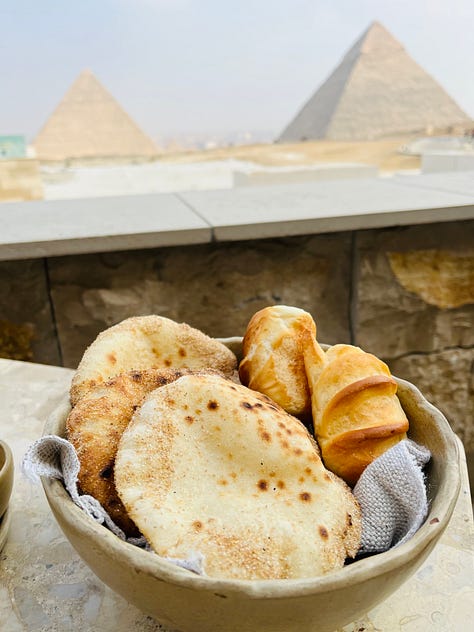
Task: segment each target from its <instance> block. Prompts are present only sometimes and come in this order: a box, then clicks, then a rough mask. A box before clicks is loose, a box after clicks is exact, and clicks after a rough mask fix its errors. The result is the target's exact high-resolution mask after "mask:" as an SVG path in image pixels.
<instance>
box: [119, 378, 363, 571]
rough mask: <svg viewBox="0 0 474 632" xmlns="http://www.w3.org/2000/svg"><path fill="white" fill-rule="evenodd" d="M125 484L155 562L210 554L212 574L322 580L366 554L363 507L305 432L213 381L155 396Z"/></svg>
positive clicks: (125, 468)
mask: <svg viewBox="0 0 474 632" xmlns="http://www.w3.org/2000/svg"><path fill="white" fill-rule="evenodd" d="M115 483H116V486H117V490H118V493H119V495H120V497H121V499H122V501H123V503H124V505H125V507H126V508H127V511H128V513H129V515H130V516H131V517H132V519H133V520H134V521H135V523H136V524H137V526H138V527H139V528H140V531H141V532H142V533H143V534H144V535H145V537H146V538H147V540H148V542H149V543H150V545H151V546H152V547H153V549H154V550H155V551H156V553H158V554H159V555H162V556H165V557H171V558H184V559H186V558H189V557H190V556H191V555H193V554H195V553H200V554H202V555H203V556H204V571H205V573H206V574H207V575H208V576H211V577H215V578H235V579H271V578H275V579H276V578H278V579H284V578H297V577H314V576H317V575H321V574H324V573H327V572H329V571H331V570H334V569H337V568H340V567H342V566H343V564H344V561H345V559H346V556H350V557H353V556H354V555H355V554H356V552H357V550H358V548H359V542H360V532H361V517H360V510H359V507H358V504H357V501H356V500H355V498H354V496H353V495H352V493H351V491H350V489H349V487H348V486H347V485H346V484H345V483H344V482H343V481H342V480H341V479H339V478H337V477H336V476H335V475H334V474H332V473H331V472H328V471H327V470H326V469H325V468H324V466H323V464H322V461H321V458H320V456H319V450H318V447H317V444H316V443H315V441H314V439H313V438H312V437H311V436H310V434H309V432H308V431H307V430H306V428H305V427H304V426H303V424H302V423H301V422H300V421H298V420H297V419H296V418H295V417H292V416H290V415H288V414H287V413H286V412H285V411H284V410H283V409H282V408H280V407H279V406H278V405H276V404H275V403H274V402H273V401H272V400H270V399H269V398H268V397H266V396H264V395H262V394H260V393H256V392H254V391H251V390H250V389H248V388H246V387H244V386H241V385H237V384H234V383H233V382H231V381H230V380H226V379H223V378H221V377H218V376H215V375H187V376H183V377H181V378H179V379H178V380H176V381H175V382H173V383H171V384H167V385H165V386H163V387H161V388H160V389H158V390H156V391H154V392H153V393H151V394H149V395H148V396H147V397H146V398H145V400H144V401H143V404H142V406H141V407H140V409H138V410H137V411H136V413H135V414H134V416H133V418H132V421H131V422H130V424H129V426H128V427H127V429H126V430H125V432H124V434H123V435H122V438H121V440H120V443H119V449H118V451H117V456H116V461H115Z"/></svg>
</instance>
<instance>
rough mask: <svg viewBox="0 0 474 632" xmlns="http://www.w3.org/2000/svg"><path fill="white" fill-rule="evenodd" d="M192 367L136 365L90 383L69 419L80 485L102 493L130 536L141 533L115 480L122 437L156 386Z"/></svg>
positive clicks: (104, 502) (114, 517) (88, 491)
mask: <svg viewBox="0 0 474 632" xmlns="http://www.w3.org/2000/svg"><path fill="white" fill-rule="evenodd" d="M185 373H189V369H171V370H168V371H163V370H161V369H148V370H146V371H130V372H128V373H122V374H121V375H118V376H116V377H114V378H111V379H110V380H108V381H107V382H105V383H104V384H102V385H100V386H96V387H95V388H91V389H89V390H88V391H87V392H86V393H85V394H84V396H83V397H81V399H80V400H79V402H78V403H77V404H76V406H74V408H73V409H72V410H71V412H70V414H69V416H68V418H67V420H66V432H67V438H68V440H69V441H70V443H72V445H73V446H74V448H75V450H76V454H77V456H78V458H79V462H80V465H81V467H80V471H79V476H78V483H79V487H80V489H81V491H82V493H84V494H90V495H91V496H93V497H94V498H96V499H97V500H98V501H99V502H100V504H101V505H102V507H103V508H104V509H105V510H106V511H107V513H108V514H109V516H110V517H111V518H112V520H113V521H114V522H115V524H116V525H117V526H119V527H120V528H121V529H122V530H123V531H124V532H125V534H126V535H127V536H138V535H139V531H138V529H137V527H136V525H135V524H134V523H133V521H132V520H131V519H130V517H129V516H128V514H127V512H126V510H125V507H124V506H123V504H122V502H121V500H120V498H119V497H118V494H117V492H116V490H115V484H114V464H115V454H116V452H117V447H118V443H119V440H120V437H121V436H122V433H123V431H124V430H125V428H126V427H127V426H128V424H129V422H130V419H131V418H132V415H133V413H134V412H135V410H136V409H137V408H138V407H139V406H140V404H141V403H142V401H143V398H144V397H145V395H146V394H147V393H149V392H150V391H153V390H155V389H156V388H159V387H160V386H163V385H164V384H168V383H170V382H172V381H174V380H176V379H178V378H179V377H181V376H182V375H184V374H185Z"/></svg>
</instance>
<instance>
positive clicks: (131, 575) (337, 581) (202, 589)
mask: <svg viewBox="0 0 474 632" xmlns="http://www.w3.org/2000/svg"><path fill="white" fill-rule="evenodd" d="M226 343H227V344H228V346H229V347H231V348H233V349H235V350H236V351H237V352H238V350H239V345H240V340H238V339H232V340H226ZM397 381H398V384H399V391H398V394H399V397H400V400H401V403H402V406H403V408H404V409H405V412H406V414H407V416H408V418H409V420H410V432H409V435H410V437H411V438H412V439H413V440H414V441H416V442H418V443H420V444H422V445H425V446H426V447H428V448H429V450H430V451H431V453H432V459H431V461H430V463H429V465H428V467H427V484H428V496H429V501H430V508H429V514H428V516H427V518H426V521H425V522H424V524H423V525H422V526H421V528H420V529H419V530H418V532H417V533H416V534H415V535H414V536H413V538H411V539H410V540H409V541H408V542H406V543H405V544H403V545H401V546H399V547H396V548H394V549H392V550H390V551H387V552H385V553H381V554H378V555H373V556H371V557H366V558H364V559H361V560H359V561H357V562H354V563H352V564H350V565H348V566H346V567H344V568H342V569H341V570H338V571H334V572H332V573H329V574H327V575H325V576H323V577H315V578H311V579H291V580H286V579H285V580H258V581H248V580H240V581H238V580H221V579H219V580H217V579H211V578H207V577H202V576H198V575H195V574H193V573H192V572H190V571H187V570H185V569H182V568H179V567H177V566H175V565H173V564H172V563H169V562H167V561H165V560H163V559H161V558H160V557H158V556H157V555H154V554H153V553H148V552H146V551H143V550H141V549H138V548H136V547H134V546H132V545H131V544H127V543H125V542H122V541H121V540H119V539H118V538H117V537H115V536H114V535H113V534H112V533H111V532H110V531H108V530H107V529H106V528H104V527H103V526H100V525H99V524H97V523H95V522H94V521H93V520H92V519H90V518H88V517H87V516H86V515H85V514H84V513H83V512H82V511H81V510H80V509H79V508H78V507H76V505H74V503H73V502H72V501H71V499H70V497H69V496H68V494H67V492H66V491H65V489H64V487H63V485H62V483H61V482H59V481H58V480H47V479H44V480H43V486H44V489H45V492H46V496H47V498H48V501H49V504H50V506H51V509H52V511H53V513H54V515H55V517H56V519H57V521H58V523H59V525H60V526H61V528H62V530H63V531H64V533H65V535H66V537H67V538H68V540H69V541H70V542H71V544H72V545H73V547H74V548H75V549H76V550H77V552H78V553H79V555H80V556H81V557H82V558H83V560H84V561H85V562H86V564H88V565H89V567H90V568H91V569H92V570H93V571H94V573H95V574H96V575H97V576H98V577H99V578H100V579H101V580H102V581H103V582H105V583H106V584H107V585H108V586H110V587H111V588H112V589H113V590H114V591H116V592H117V593H119V594H120V595H122V596H123V597H124V598H125V599H126V600H127V601H128V602H130V603H132V604H134V605H135V606H137V607H138V608H139V609H140V610H142V611H143V612H145V613H147V614H149V615H151V616H152V617H154V618H156V619H157V620H158V621H160V622H161V623H163V624H164V625H165V626H169V627H170V628H171V629H177V630H181V631H183V632H210V631H211V630H212V632H243V631H252V632H310V631H312V632H316V631H317V632H333V631H334V630H335V629H338V628H340V627H342V626H343V625H345V624H347V623H350V622H351V621H354V620H355V619H356V618H358V617H359V616H362V615H364V614H365V613H366V612H368V611H369V610H371V609H372V608H373V607H374V606H375V605H377V604H378V603H380V602H381V601H383V600H384V599H385V598H386V597H388V596H389V595H390V594H391V593H392V592H394V591H395V590H396V589H397V588H399V587H400V586H401V584H403V582H405V581H406V580H407V579H408V578H409V577H410V576H411V575H412V574H413V573H414V572H415V571H416V570H417V568H418V567H419V566H420V565H421V564H422V562H423V561H424V560H425V559H426V557H427V556H428V554H429V553H430V552H431V550H432V549H433V547H434V546H435V545H436V543H437V541H438V540H439V538H440V536H441V535H442V533H443V531H444V530H445V528H446V526H447V524H448V521H449V519H450V517H451V514H452V512H453V510H454V506H455V504H456V500H457V498H458V494H459V487H460V476H459V453H458V443H457V439H456V436H455V435H454V433H453V431H452V430H451V428H450V426H449V424H448V422H447V421H446V419H445V417H444V416H443V415H442V414H441V412H440V411H439V410H437V409H436V408H435V407H434V406H432V405H431V404H429V403H428V402H427V400H426V399H425V398H424V397H423V395H422V394H421V393H420V391H419V390H418V389H417V388H416V387H415V386H413V385H412V384H410V383H408V382H406V381H404V380H397ZM68 410H69V407H68V403H67V398H66V399H65V401H64V403H63V405H62V406H61V407H59V408H58V410H57V411H56V412H55V414H54V415H52V416H51V417H50V419H49V420H48V422H47V424H46V427H45V434H56V435H60V436H64V433H65V420H66V416H67V414H68Z"/></svg>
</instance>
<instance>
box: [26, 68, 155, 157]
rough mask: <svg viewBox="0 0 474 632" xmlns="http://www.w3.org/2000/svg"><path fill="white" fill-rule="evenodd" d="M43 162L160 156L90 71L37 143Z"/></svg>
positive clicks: (52, 115) (35, 142) (80, 76)
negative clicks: (70, 159) (68, 159)
mask: <svg viewBox="0 0 474 632" xmlns="http://www.w3.org/2000/svg"><path fill="white" fill-rule="evenodd" d="M34 147H35V150H36V155H37V157H38V158H39V159H40V160H41V159H43V160H64V159H67V158H111V157H121V158H124V157H150V156H154V155H156V154H157V153H158V150H157V148H156V146H155V144H154V143H153V141H152V140H151V139H150V138H148V136H147V135H146V134H145V133H144V132H142V130H141V129H140V128H139V127H138V126H137V125H136V124H135V122H134V121H133V120H132V119H131V118H130V116H129V115H128V114H127V113H126V112H125V111H124V110H123V109H122V107H121V106H120V104H119V103H117V101H116V100H115V99H114V97H113V96H112V95H111V94H110V93H109V92H108V91H107V90H106V89H105V88H104V87H103V86H102V84H101V83H100V82H99V81H98V80H97V79H96V77H95V76H94V75H93V74H92V72H90V71H89V70H84V71H83V72H81V74H80V75H79V76H78V78H77V79H76V81H75V82H74V83H73V85H72V86H71V87H70V88H69V90H68V92H67V93H66V94H65V96H64V98H63V99H62V101H61V102H60V103H59V105H58V106H57V108H56V109H55V110H54V112H53V113H52V114H51V116H50V117H49V119H48V120H47V121H46V124H45V125H44V127H43V128H42V130H41V131H40V132H39V134H38V136H37V137H36V139H35V141H34Z"/></svg>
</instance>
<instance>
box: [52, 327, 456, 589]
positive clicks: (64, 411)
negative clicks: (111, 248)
mask: <svg viewBox="0 0 474 632" xmlns="http://www.w3.org/2000/svg"><path fill="white" fill-rule="evenodd" d="M220 340H225V342H226V343H227V342H228V341H229V342H231V344H232V343H233V344H235V345H238V344H239V341H241V338H238V337H233V338H227V339H220ZM322 346H324V347H325V348H327V347H328V346H329V345H322ZM394 377H395V376H394ZM395 379H396V381H397V383H398V384H399V386H401V387H402V389H406V390H408V391H410V392H411V394H412V395H413V396H414V398H415V401H416V403H417V405H418V406H420V407H422V408H424V409H426V410H428V411H429V412H430V413H431V415H432V416H433V417H434V418H435V419H436V424H437V426H438V428H439V430H440V436H441V437H442V442H443V443H444V446H445V448H446V451H447V454H448V458H447V459H446V463H445V464H444V465H445V467H444V469H443V476H442V477H441V479H440V484H439V489H438V491H437V494H436V497H435V498H434V500H433V502H432V503H431V505H430V507H429V509H428V514H427V517H426V519H425V521H424V523H423V524H422V525H421V527H420V528H419V529H418V531H417V532H416V533H415V534H414V535H413V537H411V538H410V539H409V540H408V541H407V542H405V543H404V544H401V545H399V546H396V547H394V548H392V549H389V550H388V551H385V552H383V553H377V554H374V555H370V556H368V557H365V558H363V559H360V560H356V561H354V562H352V563H350V564H349V565H347V566H344V567H342V568H341V569H338V570H336V571H332V572H330V573H328V574H327V575H322V576H318V577H310V578H300V579H259V580H244V579H216V578H212V577H206V576H202V575H197V574H195V573H193V572H191V571H188V570H186V569H183V568H181V567H179V566H177V565H175V564H173V563H172V562H168V561H166V560H165V559H164V558H161V557H159V556H158V555H155V554H153V553H150V552H147V551H144V550H143V549H140V548H139V547H136V546H134V545H132V544H129V543H127V542H124V541H123V540H120V538H118V537H117V536H115V535H114V534H113V533H112V532H111V531H109V530H108V529H107V528H106V527H104V526H102V525H100V524H99V523H97V522H95V521H94V520H93V519H92V518H90V517H88V516H87V515H86V514H85V513H84V512H83V511H82V510H81V509H80V508H79V507H78V506H77V505H75V504H74V502H73V501H72V499H71V497H70V496H69V494H68V493H67V491H66V489H65V488H64V485H63V483H62V482H61V481H59V480H57V479H47V478H44V477H41V481H42V484H43V488H44V490H45V493H46V496H47V499H48V502H49V504H50V505H51V508H52V509H53V511H55V512H57V513H59V514H61V516H62V517H63V518H64V519H65V520H66V521H67V522H68V523H69V524H72V525H74V529H75V530H76V531H77V532H79V533H80V534H81V535H83V536H85V537H87V538H91V537H94V536H96V542H95V546H99V547H100V548H101V549H103V550H105V549H107V550H108V551H110V553H114V554H115V555H117V556H118V557H119V558H121V559H122V560H123V561H124V562H126V563H128V564H130V565H131V566H135V567H136V568H139V570H140V571H141V572H144V573H147V574H151V575H153V576H155V577H156V578H158V579H160V580H162V581H166V582H168V583H170V584H176V585H179V586H182V587H186V588H191V589H195V590H200V591H209V592H211V591H212V592H223V591H224V592H226V593H228V594H230V593H239V594H241V595H245V596H246V597H248V598H253V599H259V598H272V599H281V598H285V597H296V596H303V595H307V594H316V593H321V592H326V591H330V590H335V589H338V588H342V587H344V586H345V585H347V584H348V583H351V584H355V583H362V582H363V581H365V580H367V579H369V578H371V579H373V578H374V577H377V576H380V575H383V574H385V573H387V572H390V571H392V570H394V569H396V568H398V567H401V566H403V564H404V562H406V561H407V560H410V559H413V558H415V557H417V556H418V555H420V554H421V553H422V552H423V551H424V550H425V549H426V548H427V547H428V546H429V545H430V544H431V542H432V541H433V540H434V539H435V538H437V537H439V536H440V535H441V534H442V532H443V531H444V529H445V528H446V526H447V524H448V522H449V520H450V518H451V515H452V513H453V511H454V507H455V505H456V502H457V499H458V496H459V490H460V485H461V481H460V474H459V458H460V454H459V447H458V443H457V439H456V435H455V434H454V432H453V430H452V429H451V427H450V425H449V423H448V421H447V419H446V418H445V416H444V415H443V414H442V413H441V411H440V410H439V409H437V408H436V407H435V406H433V405H432V404H431V403H430V402H428V400H427V399H426V398H425V397H424V396H423V394H422V393H421V392H420V390H419V389H418V388H417V387H416V386H414V385H413V384H412V383H411V382H408V381H407V380H403V379H401V378H397V377H395ZM69 410H70V404H69V396H68V395H67V396H66V397H65V398H64V400H63V401H62V402H61V404H60V405H59V406H58V408H57V409H56V410H55V411H54V412H53V413H52V415H51V416H50V417H49V419H48V420H47V422H46V424H45V427H44V431H43V435H51V434H59V435H61V434H63V433H62V432H61V429H62V428H63V427H64V423H65V419H66V417H67V415H68V413H69Z"/></svg>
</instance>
